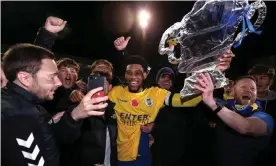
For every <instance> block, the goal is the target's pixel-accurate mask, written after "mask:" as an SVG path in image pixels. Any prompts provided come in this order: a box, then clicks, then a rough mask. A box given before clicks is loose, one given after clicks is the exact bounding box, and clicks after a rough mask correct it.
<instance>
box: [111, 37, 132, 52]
mask: <svg viewBox="0 0 276 166" xmlns="http://www.w3.org/2000/svg"><path fill="white" fill-rule="evenodd" d="M130 39H131V37H127V38H126V39H125V38H124V37H119V38H118V39H116V40H115V41H114V46H115V48H116V49H117V50H118V51H121V50H124V49H125V48H126V46H127V44H128V42H129V40H130Z"/></svg>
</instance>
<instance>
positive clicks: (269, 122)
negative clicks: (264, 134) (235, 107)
mask: <svg viewBox="0 0 276 166" xmlns="http://www.w3.org/2000/svg"><path fill="white" fill-rule="evenodd" d="M251 117H257V118H260V119H262V120H263V121H264V122H265V123H266V126H267V130H268V132H269V133H272V132H273V128H274V121H273V118H272V116H270V115H269V114H267V113H265V112H261V111H258V112H255V113H253V114H252V115H251Z"/></svg>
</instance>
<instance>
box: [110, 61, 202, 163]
mask: <svg viewBox="0 0 276 166" xmlns="http://www.w3.org/2000/svg"><path fill="white" fill-rule="evenodd" d="M127 61H128V62H127V67H126V72H125V79H126V81H127V84H128V86H115V87H113V88H112V90H111V91H110V92H109V94H108V96H109V100H111V101H112V102H113V103H115V107H114V109H115V112H116V117H117V124H118V137H117V147H118V160H119V163H120V164H119V165H125V164H126V163H124V162H129V161H132V162H141V161H142V160H143V157H146V156H145V155H147V154H141V153H139V148H141V147H139V146H140V143H141V134H142V133H141V130H140V127H141V125H145V124H148V123H151V122H153V121H154V120H155V118H156V116H157V114H158V112H159V110H160V109H161V108H162V107H164V106H165V105H167V106H174V107H193V106H196V105H197V104H198V103H199V102H200V101H201V97H196V98H194V99H191V100H189V101H186V102H184V103H182V102H181V100H180V95H179V94H172V93H171V92H169V91H167V90H165V89H162V88H159V87H157V86H152V87H149V88H143V81H144V79H146V77H147V65H146V63H145V61H144V59H143V58H142V57H139V56H130V57H128V60H127ZM145 141H148V140H146V139H145ZM146 145H147V147H144V148H148V149H149V146H148V145H149V144H148V143H147V144H146ZM137 158H139V159H140V160H139V161H137ZM141 164H143V165H148V164H150V160H147V159H146V160H143V162H142V163H141ZM127 165H133V164H131V163H129V164H127ZM135 165H137V164H135ZM138 165H139V164H138Z"/></svg>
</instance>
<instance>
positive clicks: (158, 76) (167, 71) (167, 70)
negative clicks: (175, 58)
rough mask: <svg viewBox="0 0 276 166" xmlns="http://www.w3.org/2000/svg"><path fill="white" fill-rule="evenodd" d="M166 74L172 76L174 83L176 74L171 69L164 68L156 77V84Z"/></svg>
mask: <svg viewBox="0 0 276 166" xmlns="http://www.w3.org/2000/svg"><path fill="white" fill-rule="evenodd" d="M164 73H168V74H170V75H171V76H172V81H174V77H175V73H174V71H173V70H172V69H171V68H169V67H163V68H162V69H160V70H159V71H158V73H157V75H156V83H158V80H159V78H160V77H161V75H162V74H164Z"/></svg>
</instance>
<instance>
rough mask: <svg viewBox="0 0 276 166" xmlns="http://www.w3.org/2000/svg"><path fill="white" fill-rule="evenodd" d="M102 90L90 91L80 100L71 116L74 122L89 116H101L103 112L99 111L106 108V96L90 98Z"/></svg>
mask: <svg viewBox="0 0 276 166" xmlns="http://www.w3.org/2000/svg"><path fill="white" fill-rule="evenodd" d="M101 90H103V88H102V87H99V88H96V89H92V90H91V91H89V92H88V93H87V94H86V95H85V96H84V97H83V99H82V101H81V102H80V104H79V105H78V106H77V107H76V108H75V109H74V110H73V111H72V113H71V116H72V118H73V119H74V120H80V119H84V118H87V117H89V116H102V115H104V112H102V111H100V110H101V109H104V108H106V107H107V103H106V101H107V100H108V97H107V96H104V97H97V98H91V97H92V96H93V95H94V94H95V93H97V92H99V91H101Z"/></svg>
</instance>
